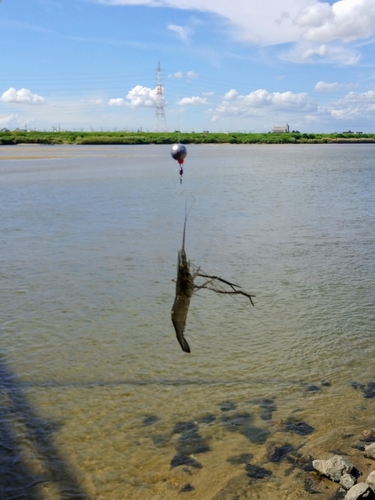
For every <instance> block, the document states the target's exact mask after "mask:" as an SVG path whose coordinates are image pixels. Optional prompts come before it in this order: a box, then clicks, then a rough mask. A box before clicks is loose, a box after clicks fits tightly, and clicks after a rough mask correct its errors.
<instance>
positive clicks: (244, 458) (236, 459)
mask: <svg viewBox="0 0 375 500" xmlns="http://www.w3.org/2000/svg"><path fill="white" fill-rule="evenodd" d="M252 458H253V455H252V454H251V453H241V454H240V455H235V456H233V457H229V458H227V462H229V463H230V464H233V465H237V464H247V463H249V462H250V460H251V459H252Z"/></svg>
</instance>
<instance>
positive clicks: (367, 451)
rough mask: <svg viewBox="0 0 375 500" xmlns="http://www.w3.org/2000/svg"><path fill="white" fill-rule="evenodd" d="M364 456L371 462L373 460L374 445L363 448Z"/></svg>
mask: <svg viewBox="0 0 375 500" xmlns="http://www.w3.org/2000/svg"><path fill="white" fill-rule="evenodd" d="M364 455H365V457H368V458H372V459H373V460H375V443H372V444H369V445H368V446H365V451H364Z"/></svg>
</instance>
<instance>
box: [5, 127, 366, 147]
mask: <svg viewBox="0 0 375 500" xmlns="http://www.w3.org/2000/svg"><path fill="white" fill-rule="evenodd" d="M176 142H182V143H184V144H372V143H375V134H362V133H353V132H343V133H337V134H336V133H335V134H312V133H310V134H307V133H300V132H294V131H293V132H288V133H271V132H270V133H263V134H262V133H259V134H257V133H244V132H228V133H222V132H220V133H219V132H218V133H209V132H202V133H197V132H190V133H180V132H82V131H81V132H77V131H57V132H39V131H27V130H17V131H2V132H0V145H3V146H11V145H17V144H77V145H131V144H134V145H140V144H173V143H176Z"/></svg>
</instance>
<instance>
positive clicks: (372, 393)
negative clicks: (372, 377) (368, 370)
mask: <svg viewBox="0 0 375 500" xmlns="http://www.w3.org/2000/svg"><path fill="white" fill-rule="evenodd" d="M350 385H351V386H352V387H353V389H355V390H357V389H360V390H361V391H362V392H363V395H364V397H365V398H366V399H372V398H373V397H375V382H369V383H368V384H367V385H364V384H359V383H358V382H352V383H351V384H350Z"/></svg>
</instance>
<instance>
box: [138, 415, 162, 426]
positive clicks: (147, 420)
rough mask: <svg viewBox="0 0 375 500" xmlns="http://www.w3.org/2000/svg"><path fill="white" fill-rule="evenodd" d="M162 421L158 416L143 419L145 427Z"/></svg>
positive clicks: (147, 416) (146, 416) (148, 416)
mask: <svg viewBox="0 0 375 500" xmlns="http://www.w3.org/2000/svg"><path fill="white" fill-rule="evenodd" d="M159 420H160V418H159V417H157V416H156V415H145V416H144V418H143V422H142V423H143V425H152V424H155V423H156V422H158V421H159Z"/></svg>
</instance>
